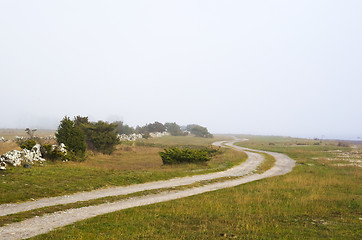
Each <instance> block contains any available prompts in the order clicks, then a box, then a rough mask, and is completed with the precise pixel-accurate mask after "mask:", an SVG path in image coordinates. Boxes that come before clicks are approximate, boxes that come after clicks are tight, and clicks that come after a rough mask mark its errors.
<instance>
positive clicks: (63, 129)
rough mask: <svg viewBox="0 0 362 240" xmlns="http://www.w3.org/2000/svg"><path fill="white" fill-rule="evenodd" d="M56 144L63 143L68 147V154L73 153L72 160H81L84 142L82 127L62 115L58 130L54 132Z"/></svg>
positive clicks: (83, 152)
mask: <svg viewBox="0 0 362 240" xmlns="http://www.w3.org/2000/svg"><path fill="white" fill-rule="evenodd" d="M55 136H56V138H57V142H58V144H61V143H64V144H65V145H66V146H67V147H68V154H69V155H71V154H73V155H74V156H75V157H74V158H73V159H72V160H73V161H82V160H84V158H85V151H86V148H87V146H86V142H85V135H84V132H83V131H82V129H81V128H80V127H79V126H78V125H76V124H75V123H74V121H72V120H70V119H69V118H68V117H64V118H63V120H62V121H61V122H60V125H59V127H58V131H57V132H56V133H55Z"/></svg>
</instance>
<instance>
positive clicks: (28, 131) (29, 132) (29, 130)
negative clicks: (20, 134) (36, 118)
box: [25, 128, 37, 139]
mask: <svg viewBox="0 0 362 240" xmlns="http://www.w3.org/2000/svg"><path fill="white" fill-rule="evenodd" d="M36 130H37V129H30V128H26V129H25V132H26V133H27V134H28V135H29V137H30V139H33V138H34V133H35V132H36Z"/></svg>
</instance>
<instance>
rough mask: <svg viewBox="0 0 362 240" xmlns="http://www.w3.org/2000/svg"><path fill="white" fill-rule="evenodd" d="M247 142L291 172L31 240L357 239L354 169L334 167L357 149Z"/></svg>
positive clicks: (360, 207)
mask: <svg viewBox="0 0 362 240" xmlns="http://www.w3.org/2000/svg"><path fill="white" fill-rule="evenodd" d="M248 138H249V141H246V142H241V143H239V145H241V146H244V147H250V148H255V149H263V150H268V151H275V152H282V153H285V154H287V155H288V156H290V157H292V158H293V159H295V160H296V161H297V165H296V167H295V168H294V170H293V171H292V172H291V173H288V174H286V175H283V176H278V177H273V178H268V179H263V180H259V181H256V182H252V183H248V184H244V185H240V186H238V187H234V188H229V189H222V190H218V191H215V192H209V193H205V194H201V195H197V196H192V197H187V198H183V199H178V200H174V201H170V202H164V203H158V204H153V205H149V206H143V207H137V208H132V209H126V210H122V211H118V212H114V213H110V214H105V215H102V216H98V217H94V218H91V219H88V220H85V221H81V222H78V223H76V224H73V225H70V226H66V227H63V228H60V229H58V230H55V231H52V232H50V233H48V234H44V235H40V236H37V237H35V238H33V239H94V238H97V239H122V238H125V239H140V238H150V239H233V238H235V239H323V238H326V239H361V238H362V229H361V216H362V189H361V187H360V183H361V182H362V181H361V180H362V172H361V168H360V167H358V166H356V165H347V164H345V165H342V163H343V162H344V163H346V162H348V161H352V158H361V152H362V151H361V147H358V146H357V147H353V148H352V147H351V146H348V147H347V146H338V142H330V141H322V142H321V141H319V140H303V139H291V138H279V137H273V138H270V137H250V136H248ZM316 142H318V143H319V144H318V145H317V144H315V143H316ZM271 143H272V144H271ZM356 152H357V153H358V154H356ZM220 156H222V155H220ZM341 156H342V157H341ZM348 156H349V157H348Z"/></svg>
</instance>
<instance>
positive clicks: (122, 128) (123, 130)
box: [113, 121, 135, 135]
mask: <svg viewBox="0 0 362 240" xmlns="http://www.w3.org/2000/svg"><path fill="white" fill-rule="evenodd" d="M113 124H115V125H117V127H116V129H115V131H116V133H118V134H126V135H130V134H132V133H134V132H135V129H134V128H133V127H130V126H128V125H127V124H124V123H123V122H122V121H117V122H114V123H113Z"/></svg>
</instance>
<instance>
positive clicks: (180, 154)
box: [159, 147, 218, 164]
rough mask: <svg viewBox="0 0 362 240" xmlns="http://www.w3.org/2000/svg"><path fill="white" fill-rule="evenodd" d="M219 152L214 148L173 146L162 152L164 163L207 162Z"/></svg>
mask: <svg viewBox="0 0 362 240" xmlns="http://www.w3.org/2000/svg"><path fill="white" fill-rule="evenodd" d="M216 153H218V150H216V149H213V148H202V149H191V148H184V149H180V148H178V147H171V148H168V149H164V152H160V153H159V154H160V156H161V158H162V162H163V164H179V163H203V162H207V161H209V160H210V159H211V157H212V156H214V155H215V154H216Z"/></svg>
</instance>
